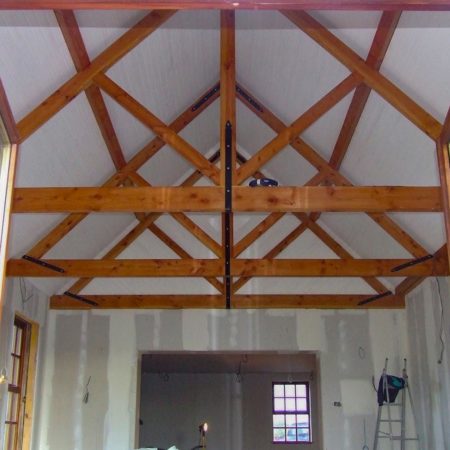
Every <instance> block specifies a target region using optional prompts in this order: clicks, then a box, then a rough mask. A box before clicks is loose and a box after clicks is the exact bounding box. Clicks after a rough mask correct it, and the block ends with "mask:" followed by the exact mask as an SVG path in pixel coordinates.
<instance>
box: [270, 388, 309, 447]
mask: <svg viewBox="0 0 450 450" xmlns="http://www.w3.org/2000/svg"><path fill="white" fill-rule="evenodd" d="M272 394H273V395H272V398H273V442H274V443H276V444H277V443H305V442H312V439H311V409H310V396H309V383H307V382H303V383H273V392H272Z"/></svg>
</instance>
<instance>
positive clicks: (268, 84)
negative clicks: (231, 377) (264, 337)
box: [0, 10, 450, 309]
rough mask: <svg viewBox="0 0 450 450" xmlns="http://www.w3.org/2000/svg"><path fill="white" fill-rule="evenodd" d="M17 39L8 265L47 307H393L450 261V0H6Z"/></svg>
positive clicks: (12, 47)
mask: <svg viewBox="0 0 450 450" xmlns="http://www.w3.org/2000/svg"><path fill="white" fill-rule="evenodd" d="M0 41H1V42H2V45H1V46H0V67H1V78H2V82H3V84H4V87H5V90H6V93H7V95H8V99H9V102H10V104H11V108H12V111H13V115H14V117H15V120H16V122H17V129H18V133H19V135H20V138H21V146H20V153H19V160H18V167H17V175H16V190H15V195H14V204H13V212H14V213H15V214H14V215H13V222H12V227H11V228H12V235H11V243H10V251H9V253H10V255H11V257H12V259H11V260H10V262H9V264H8V275H10V276H22V277H29V278H30V279H31V281H32V282H33V283H34V284H36V286H38V287H39V288H40V289H42V290H44V291H46V292H48V293H49V295H52V302H51V305H52V307H55V308H69V309H70V308H91V307H101V308H107V307H219V308H220V307H225V306H226V305H227V306H229V307H236V308H239V307H383V308H384V307H386V308H387V307H397V308H398V307H402V306H403V305H404V296H405V294H406V293H407V292H408V291H409V290H410V289H411V288H412V287H414V286H416V285H417V283H419V282H420V280H421V279H423V277H426V276H434V275H444V274H448V263H447V251H446V247H445V241H446V238H445V226H444V217H443V214H442V210H443V208H444V206H445V205H444V204H443V200H442V199H441V195H440V189H439V185H440V179H439V171H438V162H437V157H436V141H437V140H438V139H439V138H440V137H441V134H442V132H443V131H442V130H443V128H442V124H443V123H444V122H445V120H446V114H447V111H448V108H449V105H450V84H449V83H448V74H449V73H450V58H449V57H448V56H449V53H448V43H449V42H450V12H439V13H437V12H413V11H410V12H407V11H405V12H403V13H400V12H397V11H391V12H384V13H383V12H381V11H371V12H348V11H346V12H337V11H315V12H311V13H306V12H303V11H296V12H292V11H282V12H279V11H236V13H235V12H233V11H224V12H219V11H215V10H203V11H178V12H176V11H170V10H167V11H153V12H150V13H148V12H144V11H92V10H89V11H75V12H73V11H67V10H66V11H55V12H54V11H1V12H0ZM219 83H220V84H219ZM447 121H448V119H447ZM227 123H228V124H229V125H230V127H229V128H228V130H229V131H228V134H227ZM228 144H229V145H228ZM221 150H222V151H221ZM227 155H228V157H229V158H230V161H231V164H230V171H229V172H230V177H231V184H232V187H231V193H230V198H229V202H228V201H227V194H226V191H227V171H226V170H225V167H227V166H228V165H227V164H226V157H227ZM254 177H255V178H261V177H266V178H271V179H276V180H277V181H278V182H279V184H280V187H275V188H261V187H255V188H250V187H245V186H248V182H249V180H250V179H252V178H254ZM174 186H183V187H178V188H176V189H174V188H172V187H174ZM189 186H194V187H195V189H192V188H190V187H189ZM304 186H307V187H304ZM358 186H359V187H358ZM50 187H51V188H52V189H43V188H50ZM98 187H101V189H100V188H98ZM168 187H171V188H168ZM197 187H199V189H197ZM62 188H70V189H62ZM74 188H77V189H74ZM67 213H69V215H67ZM227 221H229V223H227ZM228 225H229V226H228ZM228 228H229V230H228ZM227 238H228V239H227ZM227 242H228V243H229V244H230V245H229V248H227ZM23 255H26V257H27V259H23V258H22V256H23ZM419 261H420V262H419ZM417 262H419V263H417ZM411 263H413V264H411ZM416 263H417V264H416ZM404 264H407V266H406V267H405V268H402V267H403V265H404ZM398 266H401V267H400V270H399V271H392V269H394V268H396V267H398ZM227 281H228V282H227ZM64 293H66V295H64ZM376 297H379V298H376ZM365 300H370V301H369V302H368V303H365ZM360 302H362V304H361V305H360V306H358V304H359V303H360Z"/></svg>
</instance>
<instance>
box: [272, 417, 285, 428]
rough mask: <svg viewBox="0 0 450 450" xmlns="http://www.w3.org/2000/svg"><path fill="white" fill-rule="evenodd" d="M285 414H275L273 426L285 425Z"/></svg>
mask: <svg viewBox="0 0 450 450" xmlns="http://www.w3.org/2000/svg"><path fill="white" fill-rule="evenodd" d="M284 417H285V416H284V414H274V415H273V426H274V427H283V428H284V427H285V421H284Z"/></svg>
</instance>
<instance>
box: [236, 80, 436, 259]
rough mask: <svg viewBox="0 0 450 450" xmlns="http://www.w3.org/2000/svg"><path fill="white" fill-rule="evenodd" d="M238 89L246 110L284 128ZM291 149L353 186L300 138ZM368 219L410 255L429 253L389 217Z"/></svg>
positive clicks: (339, 182) (373, 215)
mask: <svg viewBox="0 0 450 450" xmlns="http://www.w3.org/2000/svg"><path fill="white" fill-rule="evenodd" d="M237 87H238V91H237V92H238V98H239V100H240V101H241V102H242V103H244V105H245V106H247V108H249V109H250V110H251V111H253V112H254V113H255V114H256V115H257V116H258V117H259V118H260V119H261V120H262V121H263V122H264V123H266V124H267V125H268V126H269V127H271V128H272V129H273V130H274V131H275V132H279V131H280V130H282V129H283V127H285V124H284V123H283V122H282V121H281V120H280V119H278V117H276V116H275V115H274V114H273V113H272V112H271V111H270V110H269V109H268V108H267V106H265V105H264V104H262V103H261V102H260V101H259V100H258V99H255V97H254V96H253V94H251V93H250V92H249V91H248V90H246V89H244V88H243V87H242V86H240V85H237ZM248 99H252V100H253V101H254V102H256V104H257V105H259V108H255V107H254V104H253V103H252V102H249V101H248ZM291 147H292V148H293V149H294V150H296V151H297V152H298V153H299V154H300V155H301V156H302V157H304V158H305V159H306V160H307V161H308V162H309V163H311V164H312V165H313V166H314V167H315V168H316V169H317V170H319V172H320V173H324V174H325V173H326V174H327V177H331V178H332V179H333V182H334V184H336V185H343V186H353V185H352V183H351V182H350V181H349V180H347V179H346V178H345V177H344V176H343V175H341V174H340V172H338V171H337V170H335V169H333V167H331V165H330V164H329V163H328V162H327V161H326V160H325V159H324V158H322V157H321V156H320V155H319V153H318V152H316V151H315V150H314V149H313V148H312V147H311V146H310V145H308V144H307V143H306V142H305V141H303V140H302V139H301V138H300V137H297V138H295V139H294V140H293V141H291ZM312 216H313V217H312V218H313V219H315V220H317V219H318V217H319V216H318V215H314V214H313V215H312ZM369 217H371V219H372V220H374V221H375V222H376V223H377V224H378V225H380V226H381V227H382V228H383V229H384V230H385V231H386V232H387V233H388V234H389V235H391V236H392V237H393V238H394V239H395V240H396V241H397V242H398V243H399V244H400V245H401V246H403V247H404V248H405V249H406V250H407V251H408V252H410V253H411V255H413V256H416V257H420V256H424V255H426V254H428V253H429V252H428V251H427V250H426V249H425V248H424V247H423V246H422V245H421V244H419V243H418V242H417V241H416V240H415V239H413V238H412V237H411V236H410V235H408V234H407V233H406V232H405V231H404V230H403V229H402V228H401V227H400V226H399V225H397V224H396V223H395V222H394V221H393V220H392V219H391V218H390V217H388V216H387V215H385V214H381V213H380V214H377V213H370V214H369Z"/></svg>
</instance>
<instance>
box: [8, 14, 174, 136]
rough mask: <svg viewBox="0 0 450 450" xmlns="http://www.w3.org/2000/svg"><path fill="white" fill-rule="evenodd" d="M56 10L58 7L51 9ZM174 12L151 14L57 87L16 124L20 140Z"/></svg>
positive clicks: (32, 131) (43, 122)
mask: <svg viewBox="0 0 450 450" xmlns="http://www.w3.org/2000/svg"><path fill="white" fill-rule="evenodd" d="M54 9H59V8H54ZM175 12H176V11H152V12H151V13H150V14H148V15H147V16H145V17H144V18H143V19H142V20H140V21H139V22H138V23H137V24H136V25H134V26H133V27H132V28H131V29H129V30H128V31H127V32H125V33H124V34H123V35H122V36H121V37H120V38H119V39H117V40H116V41H115V42H114V43H113V44H111V45H110V46H109V47H108V48H107V49H106V50H104V51H103V52H102V53H100V55H98V56H97V57H96V58H95V59H94V60H92V62H91V64H90V65H89V66H88V67H86V69H84V70H82V71H80V72H78V73H77V74H76V75H74V76H73V77H72V78H71V79H70V80H68V81H67V82H66V83H64V84H63V85H62V86H60V87H59V88H58V89H57V90H56V91H55V92H54V93H53V94H51V95H50V96H49V97H48V98H47V99H45V100H44V101H43V102H42V103H41V104H40V105H39V106H37V107H36V108H35V109H34V110H33V111H31V112H30V113H29V114H28V115H27V116H25V117H24V118H23V119H22V120H21V121H20V122H19V123H18V124H17V127H18V131H19V136H20V140H21V141H24V140H25V139H26V138H27V137H29V136H30V135H31V134H32V133H34V132H35V131H36V130H37V129H38V128H39V127H41V126H42V125H44V124H45V123H46V122H47V121H48V120H49V119H50V118H52V117H53V116H54V115H55V114H56V113H57V112H58V111H60V110H61V109H62V108H64V106H66V105H67V104H68V103H69V102H70V101H72V100H73V99H74V98H75V97H76V96H77V95H78V94H79V93H80V92H81V91H83V90H85V89H86V88H87V87H89V86H90V85H91V83H92V81H93V79H94V77H95V76H96V75H98V74H100V73H102V72H104V71H106V70H107V69H109V68H110V67H111V66H112V65H113V64H114V63H116V62H117V61H118V60H119V59H121V58H122V57H123V56H125V55H126V54H127V53H128V52H129V51H130V50H132V49H133V48H134V47H136V46H137V45H138V44H139V43H140V42H142V41H143V40H144V39H145V38H146V37H148V36H149V35H150V34H152V33H153V32H154V31H156V30H157V29H158V28H159V27H160V26H161V25H162V24H163V23H164V22H166V21H167V20H168V19H169V18H170V17H172V16H173V14H175Z"/></svg>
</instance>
